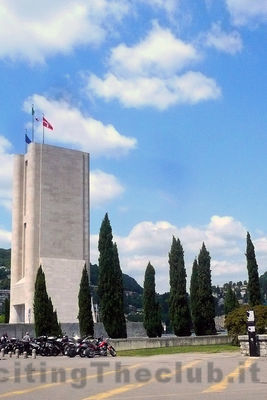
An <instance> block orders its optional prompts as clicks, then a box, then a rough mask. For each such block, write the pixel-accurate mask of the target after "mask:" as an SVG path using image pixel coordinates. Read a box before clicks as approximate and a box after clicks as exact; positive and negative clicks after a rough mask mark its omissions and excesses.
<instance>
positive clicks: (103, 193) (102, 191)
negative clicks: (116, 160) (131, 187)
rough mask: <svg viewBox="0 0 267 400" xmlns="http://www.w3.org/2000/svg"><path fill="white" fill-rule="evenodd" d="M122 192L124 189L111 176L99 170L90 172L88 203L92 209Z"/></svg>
mask: <svg viewBox="0 0 267 400" xmlns="http://www.w3.org/2000/svg"><path fill="white" fill-rule="evenodd" d="M123 192H124V187H123V186H122V185H121V184H120V182H119V181H118V179H117V178H116V177H115V176H114V175H111V174H107V173H105V172H103V171H100V170H94V171H91V174H90V203H91V206H92V207H99V206H101V205H103V204H105V203H107V202H110V201H111V200H113V199H114V198H116V197H118V196H120V195H121V194H122V193H123Z"/></svg>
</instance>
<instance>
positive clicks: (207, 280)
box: [198, 243, 216, 335]
mask: <svg viewBox="0 0 267 400" xmlns="http://www.w3.org/2000/svg"><path fill="white" fill-rule="evenodd" d="M198 265H199V289H198V295H199V331H198V334H199V335H215V334H216V329H215V322H214V318H215V304H214V299H213V296H212V288H211V271H210V255H209V252H208V251H207V249H206V247H205V244H204V243H203V245H202V248H201V250H200V253H199V256H198Z"/></svg>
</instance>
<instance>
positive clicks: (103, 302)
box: [98, 213, 126, 338]
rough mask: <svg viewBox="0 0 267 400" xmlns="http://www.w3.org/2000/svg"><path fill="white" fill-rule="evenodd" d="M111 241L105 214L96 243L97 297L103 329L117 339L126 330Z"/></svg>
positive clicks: (123, 334) (120, 286) (118, 275)
mask: <svg viewBox="0 0 267 400" xmlns="http://www.w3.org/2000/svg"><path fill="white" fill-rule="evenodd" d="M112 240H113V236H112V229H111V225H110V221H109V218H108V214H107V213H106V214H105V217H104V219H103V221H102V224H101V227H100V232H99V241H98V250H99V283H98V295H99V300H100V312H101V318H102V321H103V324H104V326H105V329H106V331H107V333H108V335H109V336H110V337H111V338H118V337H125V336H126V328H125V325H124V322H123V321H124V314H123V307H121V304H123V289H122V287H123V285H122V276H121V270H120V264H119V258H118V251H117V246H114V244H113V241H112ZM117 286H118V287H117ZM117 307H118V310H117ZM120 324H122V326H119V325H120Z"/></svg>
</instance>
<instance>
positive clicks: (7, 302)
mask: <svg viewBox="0 0 267 400" xmlns="http://www.w3.org/2000/svg"><path fill="white" fill-rule="evenodd" d="M9 312H10V299H9V297H7V298H6V299H5V303H4V314H5V323H6V324H8V323H9Z"/></svg>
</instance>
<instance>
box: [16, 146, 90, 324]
mask: <svg viewBox="0 0 267 400" xmlns="http://www.w3.org/2000/svg"><path fill="white" fill-rule="evenodd" d="M85 263H86V265H87V266H88V268H89V154H87V153H84V152H81V151H76V150H70V149H64V148H60V147H55V146H50V145H45V144H39V143H30V144H29V146H28V152H27V153H26V154H25V155H15V159H14V175H13V210H12V252H11V292H10V322H11V323H16V322H26V323H31V322H33V319H34V315H33V297H34V286H35V279H36V273H37V270H38V268H39V266H40V265H41V266H42V268H43V271H44V273H45V278H46V286H47V292H48V295H49V296H50V297H51V299H52V302H53V306H54V308H55V309H56V310H57V313H58V319H59V321H60V322H77V315H78V292H79V285H80V281H81V276H82V269H83V267H84V264H85Z"/></svg>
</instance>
